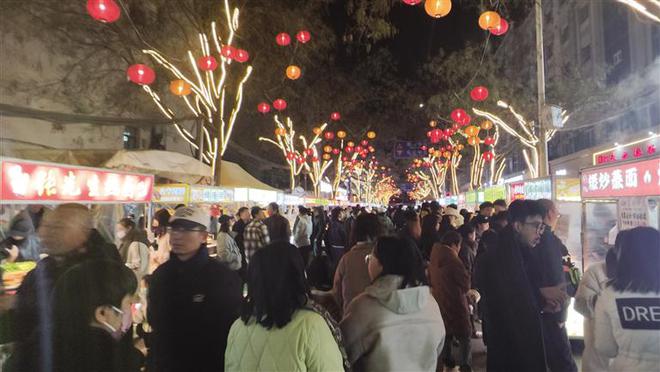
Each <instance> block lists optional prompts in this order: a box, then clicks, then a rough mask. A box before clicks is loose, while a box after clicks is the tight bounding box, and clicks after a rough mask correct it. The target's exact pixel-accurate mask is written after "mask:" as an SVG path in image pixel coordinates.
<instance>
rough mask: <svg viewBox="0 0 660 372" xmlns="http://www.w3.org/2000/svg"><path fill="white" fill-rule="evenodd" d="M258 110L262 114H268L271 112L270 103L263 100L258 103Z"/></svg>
mask: <svg viewBox="0 0 660 372" xmlns="http://www.w3.org/2000/svg"><path fill="white" fill-rule="evenodd" d="M257 110H258V111H259V112H260V113H262V114H266V113H268V112H270V105H269V104H268V103H266V102H261V103H259V104H258V105H257Z"/></svg>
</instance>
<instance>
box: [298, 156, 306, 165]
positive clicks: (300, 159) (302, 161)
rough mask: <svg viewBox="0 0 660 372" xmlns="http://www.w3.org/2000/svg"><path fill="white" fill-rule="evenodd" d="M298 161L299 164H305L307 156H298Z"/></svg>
mask: <svg viewBox="0 0 660 372" xmlns="http://www.w3.org/2000/svg"><path fill="white" fill-rule="evenodd" d="M296 163H298V164H305V158H302V157H300V158H297V159H296Z"/></svg>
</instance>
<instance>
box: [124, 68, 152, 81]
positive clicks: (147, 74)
mask: <svg viewBox="0 0 660 372" xmlns="http://www.w3.org/2000/svg"><path fill="white" fill-rule="evenodd" d="M126 75H127V76H128V79H129V80H130V81H132V82H134V83H135V84H139V85H149V84H151V83H153V82H154V80H155V79H156V73H155V72H154V70H152V69H151V67H149V66H147V65H142V64H136V65H131V66H130V67H128V69H127V70H126Z"/></svg>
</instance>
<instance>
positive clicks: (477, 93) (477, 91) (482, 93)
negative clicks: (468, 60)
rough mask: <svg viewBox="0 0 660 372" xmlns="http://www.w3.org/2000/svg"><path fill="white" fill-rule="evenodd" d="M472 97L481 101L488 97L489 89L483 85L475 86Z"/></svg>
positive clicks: (471, 93)
mask: <svg viewBox="0 0 660 372" xmlns="http://www.w3.org/2000/svg"><path fill="white" fill-rule="evenodd" d="M470 97H471V98H472V100H473V101H477V102H481V101H485V100H486V98H488V89H487V88H486V87H483V86H478V87H474V89H472V91H471V92H470Z"/></svg>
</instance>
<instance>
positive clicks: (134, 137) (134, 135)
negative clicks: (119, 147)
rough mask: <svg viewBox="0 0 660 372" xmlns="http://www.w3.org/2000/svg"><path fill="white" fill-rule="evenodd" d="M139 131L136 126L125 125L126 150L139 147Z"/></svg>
mask: <svg viewBox="0 0 660 372" xmlns="http://www.w3.org/2000/svg"><path fill="white" fill-rule="evenodd" d="M139 133H140V132H139V131H138V129H137V128H135V127H125V128H124V134H123V138H124V148H125V149H126V150H134V149H137V148H139V144H140V141H139Z"/></svg>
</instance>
